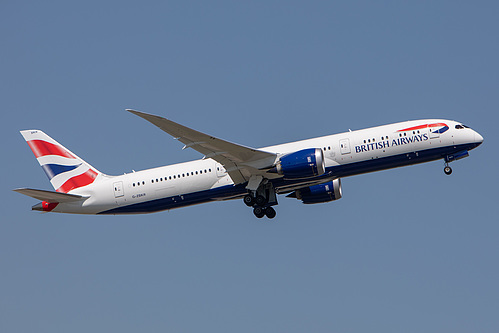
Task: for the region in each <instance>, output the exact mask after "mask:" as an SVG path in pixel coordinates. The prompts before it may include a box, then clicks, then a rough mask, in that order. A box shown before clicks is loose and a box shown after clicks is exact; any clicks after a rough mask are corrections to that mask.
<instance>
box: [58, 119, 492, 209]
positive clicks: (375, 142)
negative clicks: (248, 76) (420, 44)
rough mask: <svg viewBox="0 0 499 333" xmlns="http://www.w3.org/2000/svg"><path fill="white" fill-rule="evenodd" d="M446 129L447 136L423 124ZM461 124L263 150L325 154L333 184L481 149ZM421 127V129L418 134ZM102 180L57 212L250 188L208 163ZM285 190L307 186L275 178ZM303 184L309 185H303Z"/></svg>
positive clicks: (218, 195) (225, 195)
mask: <svg viewBox="0 0 499 333" xmlns="http://www.w3.org/2000/svg"><path fill="white" fill-rule="evenodd" d="M435 123H445V124H446V125H447V127H448V129H447V130H445V132H443V133H434V131H433V130H432V129H431V128H430V127H421V124H435ZM456 125H460V123H457V122H455V121H450V120H441V119H424V120H415V121H406V122H401V123H395V124H390V125H384V126H378V127H372V128H367V129H363V130H357V131H350V132H345V133H340V134H334V135H328V136H323V137H318V138H313V139H308V140H302V141H296V142H291V143H286V144H280V145H275V146H270V147H264V148H260V150H262V151H267V152H272V153H276V154H278V156H282V155H286V154H288V153H292V152H295V151H299V150H301V149H306V148H321V149H322V150H323V152H324V158H325V166H326V170H327V171H328V175H329V178H327V179H325V180H330V179H334V178H340V177H348V176H352V175H356V174H361V173H365V172H372V171H377V170H383V169H389V168H394V167H399V166H403V165H410V164H416V163H422V162H427V161H431V160H437V159H441V158H444V157H445V156H446V155H449V154H453V153H456V152H458V151H460V150H470V149H473V148H474V147H476V146H478V145H479V144H480V143H481V142H482V140H483V138H482V137H481V136H480V135H479V134H478V133H477V132H475V131H473V130H472V129H470V128H459V129H458V128H456ZM418 127H421V128H418ZM99 178H100V179H96V181H95V182H94V183H93V184H91V185H88V186H85V187H81V188H78V189H76V190H73V191H71V192H70V193H71V194H78V195H82V196H88V197H89V198H88V199H87V200H85V201H84V202H82V203H80V202H78V203H60V204H59V205H58V206H57V207H55V209H54V210H53V211H54V212H65V213H79V214H99V213H106V214H134V213H148V212H154V211H160V210H167V209H173V208H177V207H182V206H188V205H193V204H198V203H203V202H209V201H216V200H227V199H232V198H240V197H241V196H242V195H244V194H245V193H246V190H245V185H244V184H239V185H234V182H233V181H232V179H231V178H230V176H229V174H228V173H227V172H226V171H225V169H224V167H223V166H222V165H221V164H220V163H218V162H216V161H214V160H212V159H209V158H207V159H202V160H196V161H192V162H186V163H179V164H173V165H168V166H163V167H159V168H154V169H148V170H143V171H138V172H133V173H129V174H124V175H120V176H105V175H99ZM268 179H269V180H271V181H275V187H276V190H277V191H279V188H280V187H286V188H290V187H291V188H292V187H293V186H297V187H299V186H303V185H300V184H301V183H300V182H297V181H292V180H289V181H288V180H283V179H282V177H281V176H279V175H277V174H269V175H268ZM302 183H303V182H302Z"/></svg>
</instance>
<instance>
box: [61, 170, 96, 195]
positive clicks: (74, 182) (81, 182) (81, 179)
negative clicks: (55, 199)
mask: <svg viewBox="0 0 499 333" xmlns="http://www.w3.org/2000/svg"><path fill="white" fill-rule="evenodd" d="M96 177H97V172H95V171H93V170H91V169H89V170H87V171H86V172H85V173H82V174H81V175H78V176H74V177H72V178H70V179H68V180H67V181H66V182H65V183H64V184H62V186H61V187H59V188H58V189H57V192H62V193H68V192H69V191H71V190H74V189H75V188H79V187H83V186H87V185H90V184H92V183H93V182H94V180H95V178H96Z"/></svg>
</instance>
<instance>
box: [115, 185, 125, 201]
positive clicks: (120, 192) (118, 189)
mask: <svg viewBox="0 0 499 333" xmlns="http://www.w3.org/2000/svg"><path fill="white" fill-rule="evenodd" d="M113 189H114V197H115V198H121V197H122V196H124V195H125V193H124V192H123V182H115V183H114V184H113Z"/></svg>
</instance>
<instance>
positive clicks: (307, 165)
mask: <svg viewBox="0 0 499 333" xmlns="http://www.w3.org/2000/svg"><path fill="white" fill-rule="evenodd" d="M270 172H273V173H278V174H279V175H283V176H284V177H285V178H294V179H296V178H308V177H315V176H320V175H322V174H324V172H326V167H325V163H324V153H323V152H322V149H320V148H308V149H303V150H299V151H296V152H294V153H290V154H287V155H284V156H282V157H281V158H280V159H279V161H278V162H277V164H276V166H275V168H273V169H272V170H270Z"/></svg>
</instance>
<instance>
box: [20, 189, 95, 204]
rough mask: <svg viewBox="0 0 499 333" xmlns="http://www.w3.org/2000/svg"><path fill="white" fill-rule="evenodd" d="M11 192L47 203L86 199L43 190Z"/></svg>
mask: <svg viewBox="0 0 499 333" xmlns="http://www.w3.org/2000/svg"><path fill="white" fill-rule="evenodd" d="M13 191H14V192H17V193H21V194H24V195H27V196H28V197H32V198H35V199H38V200H41V201H45V202H48V203H60V202H73V201H79V200H83V199H86V198H87V197H83V196H81V195H75V194H67V193H60V192H54V191H45V190H35V189H32V188H17V189H15V190H13Z"/></svg>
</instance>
